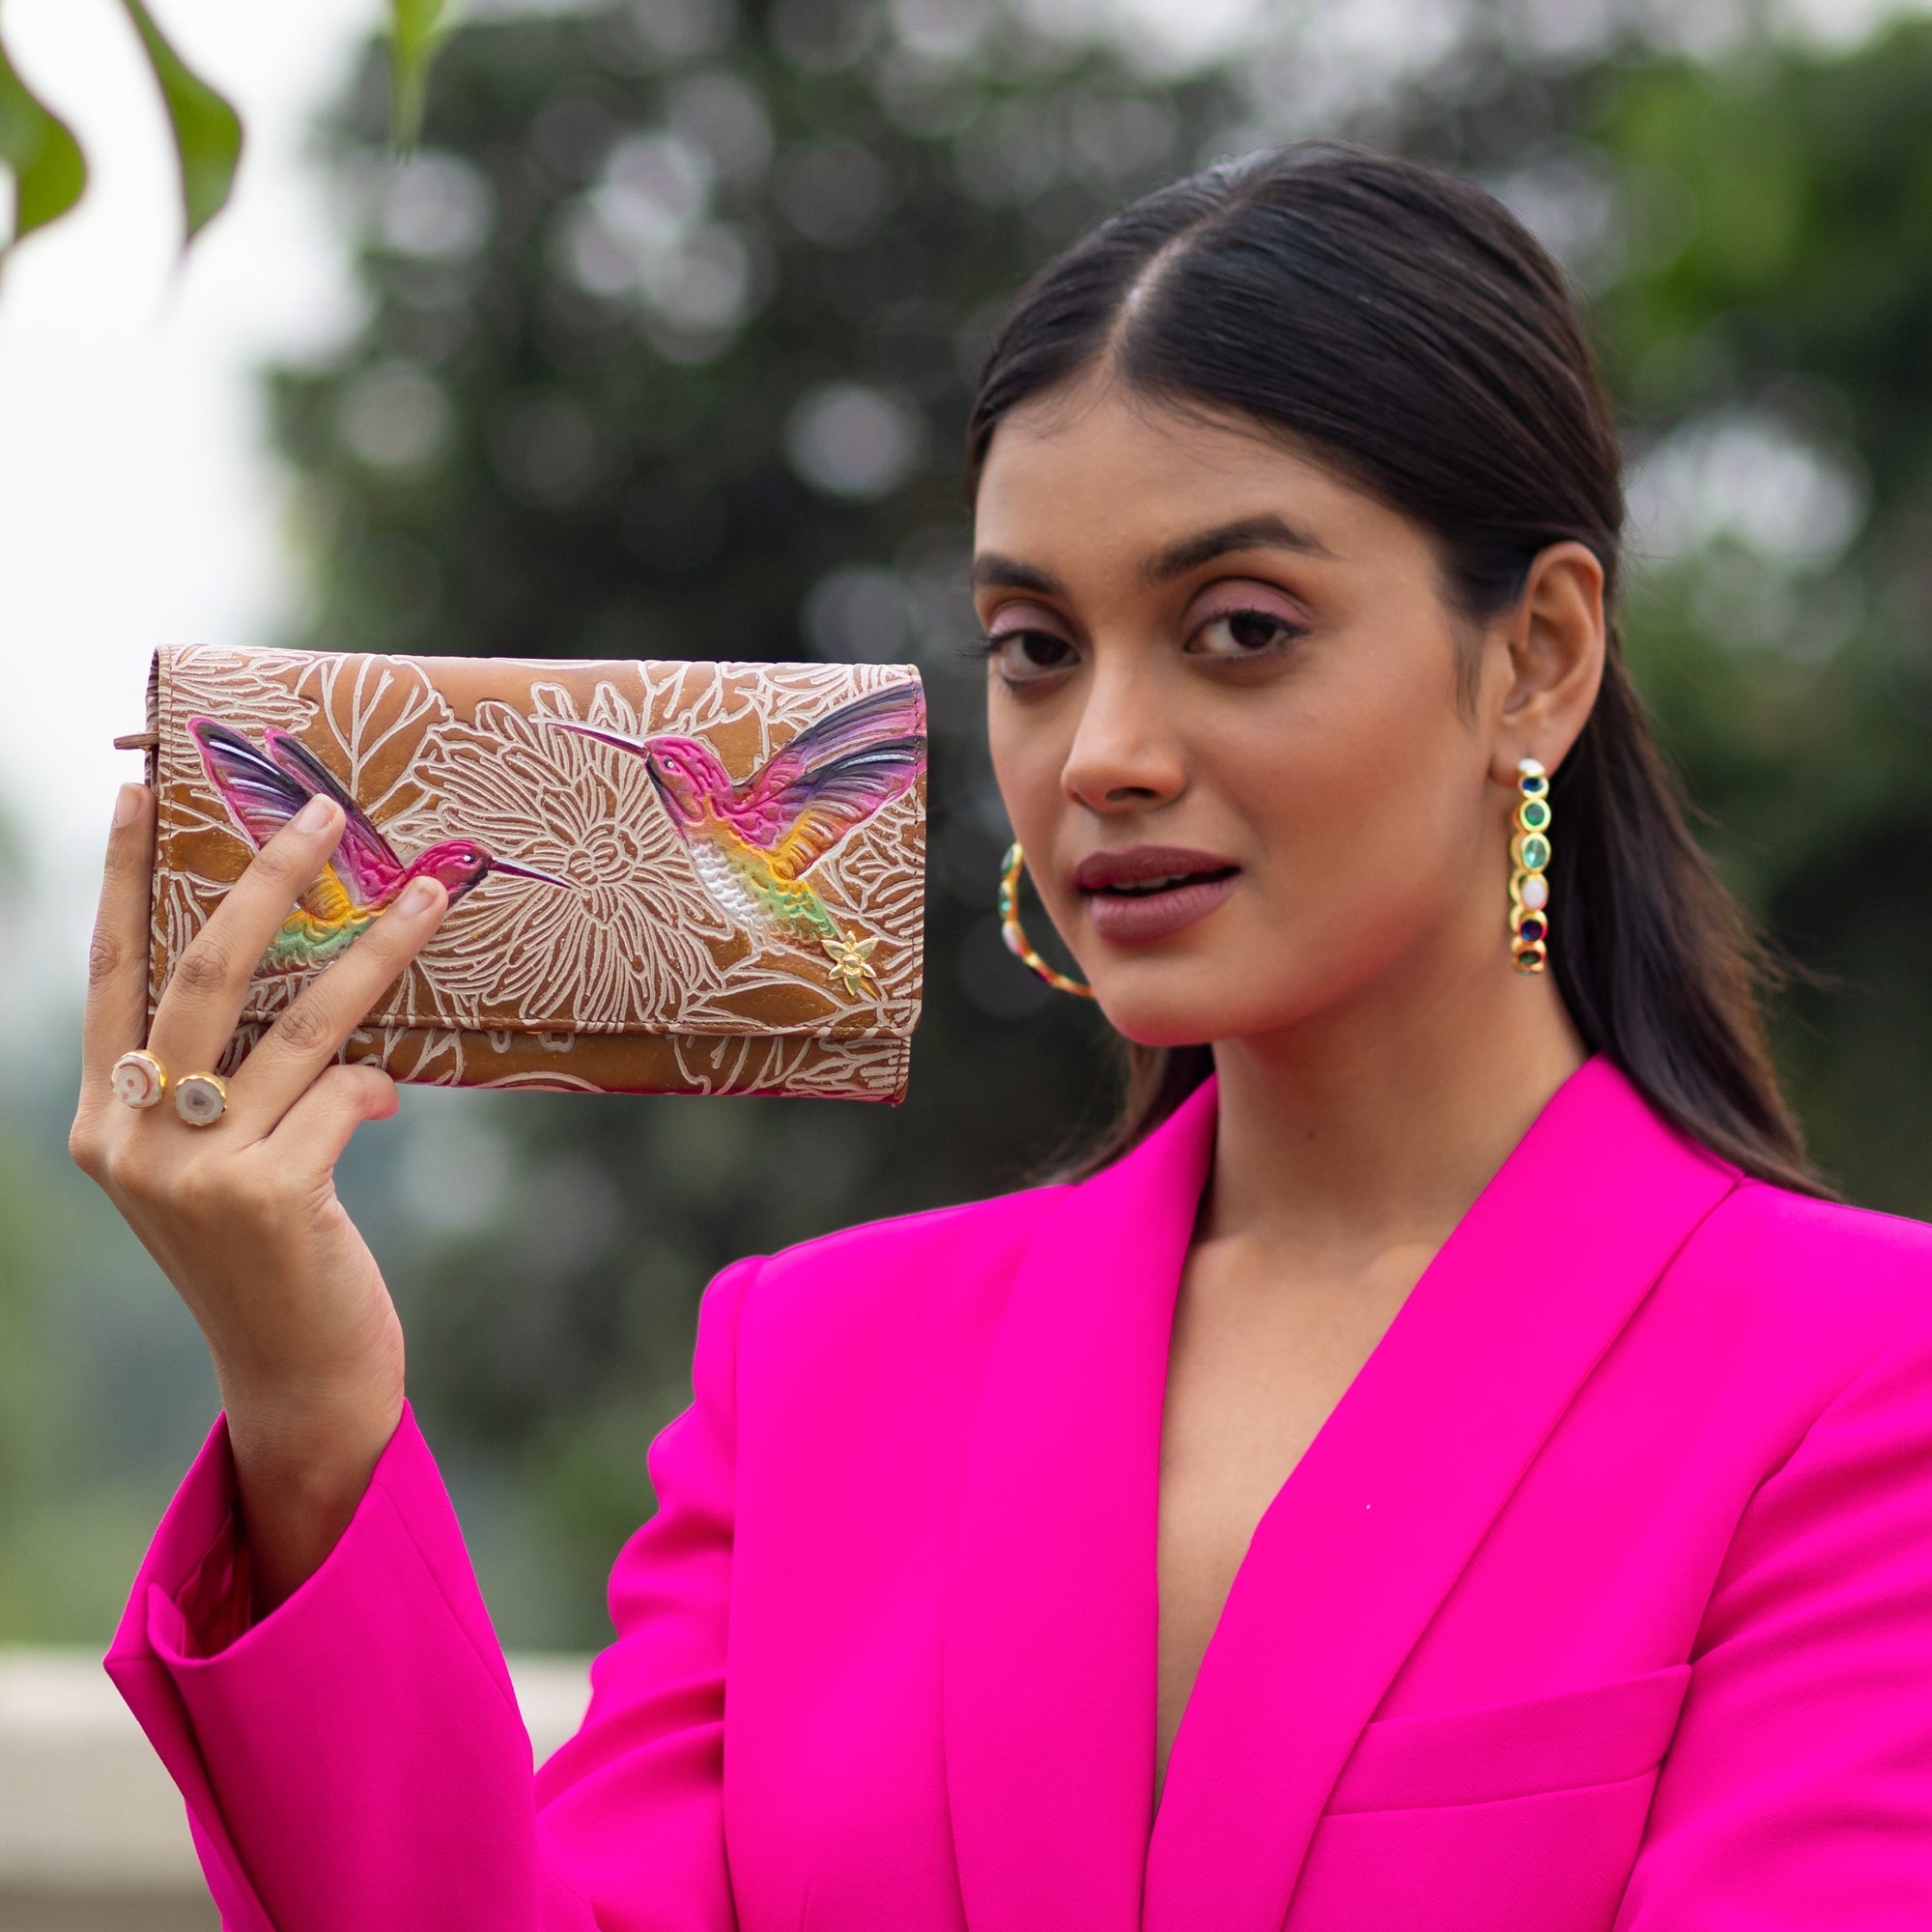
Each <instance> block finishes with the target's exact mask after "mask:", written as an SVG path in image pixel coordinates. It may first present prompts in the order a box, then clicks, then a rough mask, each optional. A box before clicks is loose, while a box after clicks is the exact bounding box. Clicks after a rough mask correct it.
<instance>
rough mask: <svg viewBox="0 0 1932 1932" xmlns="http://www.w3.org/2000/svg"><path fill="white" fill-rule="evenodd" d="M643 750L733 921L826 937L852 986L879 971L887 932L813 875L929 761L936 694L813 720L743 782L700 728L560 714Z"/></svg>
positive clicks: (835, 964)
mask: <svg viewBox="0 0 1932 1932" xmlns="http://www.w3.org/2000/svg"><path fill="white" fill-rule="evenodd" d="M549 722H550V723H551V724H553V725H555V726H556V727H557V729H558V730H560V731H574V732H576V733H577V735H578V736H579V737H582V738H594V739H596V740H597V741H598V742H599V743H600V744H604V745H614V746H616V747H617V749H618V750H619V751H623V752H629V753H633V754H634V755H636V756H638V757H640V758H642V759H643V761H644V769H645V771H646V772H648V773H649V775H650V780H651V783H652V785H653V786H654V787H655V789H656V791H657V794H658V797H659V798H660V799H661V800H662V801H663V802H664V808H665V810H666V812H667V813H668V815H669V817H670V822H671V827H672V829H673V830H674V831H675V832H676V834H677V836H678V838H680V839H681V840H682V841H683V844H684V848H685V850H686V851H687V852H689V853H690V854H691V861H692V865H693V866H694V867H696V872H697V877H698V880H699V883H700V884H701V885H702V886H703V888H704V892H705V895H706V896H707V897H708V898H709V899H710V900H711V902H712V904H713V905H715V906H716V907H717V908H718V910H719V911H720V912H722V913H723V914H724V915H725V918H726V919H728V920H730V921H731V922H732V923H734V924H736V925H738V926H740V927H742V928H744V929H746V930H748V931H752V932H756V931H759V930H763V931H765V932H768V933H772V934H774V935H776V936H778V937H780V938H783V939H789V940H792V941H795V942H797V943H800V944H803V945H804V946H806V947H808V948H809V947H810V946H812V945H813V944H814V943H815V944H816V945H818V946H819V947H821V948H823V950H824V952H825V953H826V955H827V956H828V957H829V958H830V960H831V961H832V971H833V973H834V974H835V975H837V977H838V979H839V980H842V981H843V982H844V986H845V990H846V991H847V992H848V993H854V994H856V993H859V992H861V991H863V990H864V986H865V982H866V981H867V980H876V978H877V976H876V974H875V973H874V972H873V970H872V967H871V963H870V960H871V953H872V951H873V949H874V948H875V947H876V946H877V945H878V943H879V942H878V940H877V939H876V938H860V937H858V936H856V935H855V934H852V933H848V932H846V931H845V930H844V929H843V928H842V927H841V926H840V925H839V923H838V921H837V920H836V919H834V918H833V916H832V914H831V912H830V911H829V910H828V909H827V907H826V904H825V901H824V900H823V899H822V898H820V897H819V895H818V894H817V892H816V891H815V890H814V888H813V886H812V882H811V881H810V879H809V878H808V877H807V876H806V874H807V873H808V872H810V869H811V868H812V867H814V866H815V865H817V863H818V862H819V861H820V860H821V859H823V858H824V857H825V855H826V854H827V853H828V852H830V851H831V850H832V849H833V847H834V846H836V845H837V844H838V842H839V840H840V839H842V838H844V837H845V836H846V834H847V833H849V832H851V831H853V830H855V829H856V828H857V827H858V826H861V825H863V824H864V823H865V822H866V821H867V819H868V818H870V817H871V816H872V814H873V813H874V812H875V811H877V810H879V809H880V807H881V806H884V805H886V804H888V803H890V801H892V800H893V799H895V798H897V797H898V796H899V795H900V793H902V792H905V791H908V790H910V789H911V788H912V786H913V785H915V784H916V783H918V781H919V779H920V776H921V774H922V773H923V771H924V770H925V700H924V698H923V696H922V694H921V691H920V688H919V686H918V685H916V684H892V685H887V686H885V687H883V688H882V689H880V690H878V691H872V692H867V694H866V696H864V697H859V698H854V699H853V701H852V702H851V703H850V704H844V705H841V706H839V708H838V710H837V711H834V712H832V713H831V714H830V715H829V716H827V717H824V718H821V719H820V720H819V721H818V722H817V723H816V724H815V725H807V726H806V727H805V729H804V730H803V731H801V732H799V733H798V735H797V736H796V737H794V738H792V739H791V740H790V741H789V743H787V744H786V745H785V746H784V747H783V748H782V749H781V750H780V751H778V752H775V753H773V754H772V755H771V756H770V757H769V758H767V759H766V760H765V762H764V763H763V764H762V765H760V766H759V767H758V769H757V770H756V771H754V772H753V773H752V774H751V776H750V777H749V778H746V779H744V780H742V781H738V782H737V783H733V781H732V779H731V775H730V773H728V772H727V771H726V770H725V765H724V762H723V760H722V759H720V757H719V755H718V753H716V752H714V751H713V750H712V749H711V747H710V746H709V745H706V744H704V743H702V742H701V741H700V740H698V739H696V738H678V737H670V736H663V737H655V738H627V737H624V736H623V735H622V734H621V733H619V732H616V731H606V730H604V729H603V728H602V727H600V726H598V725H574V724H570V723H567V722H566V721H565V720H563V719H561V718H554V719H551V720H550V721H549Z"/></svg>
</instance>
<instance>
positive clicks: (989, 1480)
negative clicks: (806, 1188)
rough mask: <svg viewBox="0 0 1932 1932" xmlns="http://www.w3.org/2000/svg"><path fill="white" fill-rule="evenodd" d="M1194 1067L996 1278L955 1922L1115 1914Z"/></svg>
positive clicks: (950, 1678) (1094, 1923)
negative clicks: (960, 1911)
mask: <svg viewBox="0 0 1932 1932" xmlns="http://www.w3.org/2000/svg"><path fill="white" fill-rule="evenodd" d="M1213 1133H1214V1090H1213V1083H1212V1082H1211V1081H1210V1082H1209V1083H1208V1085H1207V1086H1206V1087H1205V1088H1203V1089H1201V1090H1200V1091H1198V1092H1197V1093H1195V1094H1192V1095H1190V1096H1189V1098H1188V1099H1187V1100H1186V1101H1185V1102H1184V1103H1183V1105H1182V1106H1181V1107H1180V1109H1179V1111H1178V1112H1177V1113H1176V1114H1175V1115H1174V1117H1173V1118H1172V1119H1171V1120H1169V1121H1167V1122H1164V1123H1163V1124H1162V1125H1161V1127H1160V1128H1159V1129H1157V1130H1156V1131H1155V1132H1154V1133H1153V1134H1152V1135H1151V1136H1150V1137H1149V1139H1148V1140H1147V1141H1145V1142H1143V1143H1142V1145H1141V1146H1140V1147H1139V1148H1137V1149H1135V1150H1134V1151H1133V1152H1131V1153H1130V1154H1128V1155H1127V1156H1126V1157H1125V1158H1124V1159H1123V1160H1122V1161H1119V1162H1117V1163H1116V1164H1115V1165H1114V1166H1112V1167H1110V1168H1107V1169H1105V1170H1104V1171H1103V1172H1101V1173H1100V1174H1098V1175H1096V1176H1094V1178H1093V1179H1090V1180H1087V1181H1085V1182H1083V1183H1082V1184H1080V1185H1079V1186H1077V1187H1074V1188H1071V1189H1069V1190H1068V1191H1067V1192H1066V1194H1065V1196H1064V1197H1063V1198H1062V1199H1061V1201H1060V1202H1059V1203H1058V1204H1057V1205H1056V1206H1055V1208H1053V1209H1051V1210H1050V1211H1049V1212H1048V1214H1047V1215H1046V1217H1045V1218H1044V1219H1043V1221H1042V1222H1041V1224H1040V1226H1039V1227H1038V1229H1037V1231H1036V1234H1035V1236H1034V1238H1033V1241H1032V1243H1031V1245H1030V1247H1029V1249H1028V1251H1027V1254H1026V1256H1025V1258H1024V1260H1023V1261H1022V1262H1021V1264H1020V1266H1019V1268H1018V1270H1017V1271H1016V1273H1015V1276H1014V1279H1013V1283H1012V1287H1011V1290H1010V1293H1009V1301H1008V1305H1007V1309H1006V1313H1005V1315H1004V1317H1003V1320H1002V1322H1001V1326H1000V1331H999V1334H998V1336H997V1338H996V1340H995V1343H994V1347H993V1352H992V1356H991V1359H990V1361H989V1364H988V1367H987V1372H986V1378H985V1383H984V1388H983V1391H982V1394H981V1398H980V1406H979V1410H978V1413H977V1415H976V1418H975V1421H974V1425H973V1432H972V1436H971V1440H970V1442H969V1443H968V1447H967V1458H966V1464H965V1471H964V1476H963V1482H962V1490H961V1498H960V1510H959V1520H958V1526H957V1536H956V1543H955V1547H954V1554H953V1565H952V1577H951V1579H950V1590H949V1606H948V1613H947V1626H946V1635H945V1644H946V1654H945V1663H944V1673H945V1740H946V1764H947V1779H948V1787H949V1796H950V1801H951V1804H952V1824H953V1836H954V1844H955V1848H956V1850H957V1854H958V1861H959V1878H960V1889H961V1891H962V1894H963V1897H964V1902H965V1907H966V1916H967V1918H968V1920H969V1922H970V1923H971V1924H972V1926H973V1928H974V1932H1041V1928H1043V1927H1052V1928H1053V1932H1134V1928H1135V1927H1137V1926H1138V1924H1139V1922H1140V1907H1141V1885H1142V1878H1143V1874H1144V1870H1145V1864H1146V1858H1147V1845H1148V1828H1149V1824H1150V1822H1151V1812H1152V1802H1153V1734H1154V1687H1155V1669H1156V1650H1155V1644H1156V1636H1157V1630H1156V1623H1155V1619H1156V1616H1157V1614H1158V1605H1157V1601H1156V1582H1157V1579H1156V1572H1155V1560H1156V1532H1157V1523H1158V1508H1159V1482H1160V1425H1161V1407H1162V1399H1163V1392H1164V1390H1165V1387H1166V1378H1167V1356H1168V1343H1169V1338H1170V1336H1171V1334H1172V1331H1173V1325H1174V1303H1175V1293H1176V1290H1177V1288H1178V1286H1179V1279H1180V1269H1181V1264H1182V1261H1183V1259H1184V1258H1185V1255H1186V1252H1187V1246H1188V1241H1189V1239H1190V1237H1191V1236H1192V1233H1193V1227H1194V1218H1195V1213H1196V1209H1197V1208H1198V1206H1199V1203H1200V1198H1201V1190H1202V1185H1203V1182H1204V1180H1205V1179H1206V1176H1207V1171H1208V1158H1209V1156H1210V1153H1211V1151H1212V1147H1213Z"/></svg>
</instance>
